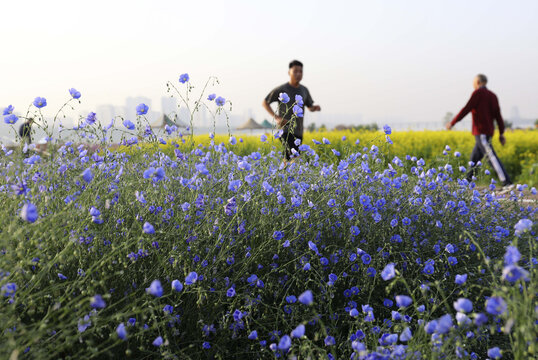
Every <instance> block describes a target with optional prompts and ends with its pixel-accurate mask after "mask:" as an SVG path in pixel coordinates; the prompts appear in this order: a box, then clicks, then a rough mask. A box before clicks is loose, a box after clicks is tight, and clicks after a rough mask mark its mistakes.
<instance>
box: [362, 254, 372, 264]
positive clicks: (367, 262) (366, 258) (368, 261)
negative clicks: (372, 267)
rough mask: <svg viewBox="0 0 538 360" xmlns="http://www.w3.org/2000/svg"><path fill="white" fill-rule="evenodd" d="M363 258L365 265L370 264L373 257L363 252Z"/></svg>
mask: <svg viewBox="0 0 538 360" xmlns="http://www.w3.org/2000/svg"><path fill="white" fill-rule="evenodd" d="M361 260H362V263H363V264H364V265H368V264H370V263H371V262H372V257H371V256H370V255H368V254H366V253H365V254H362V256H361Z"/></svg>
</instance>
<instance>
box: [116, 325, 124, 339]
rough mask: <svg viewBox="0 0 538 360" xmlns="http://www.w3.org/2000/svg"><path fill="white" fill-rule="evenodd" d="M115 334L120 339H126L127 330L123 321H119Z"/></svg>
mask: <svg viewBox="0 0 538 360" xmlns="http://www.w3.org/2000/svg"><path fill="white" fill-rule="evenodd" d="M116 334H118V337H119V338H120V339H122V340H126V339H127V330H125V325H124V324H123V323H120V324H119V325H118V327H117V328H116Z"/></svg>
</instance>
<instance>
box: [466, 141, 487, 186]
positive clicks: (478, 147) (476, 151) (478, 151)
mask: <svg viewBox="0 0 538 360" xmlns="http://www.w3.org/2000/svg"><path fill="white" fill-rule="evenodd" d="M483 157H484V150H483V147H482V144H481V142H480V136H479V135H476V136H475V144H474V148H473V152H472V153H471V162H472V163H473V164H472V165H471V167H470V168H469V171H467V174H466V175H465V178H466V179H467V181H469V182H471V181H472V179H473V176H475V174H476V163H478V162H479V161H480V160H482V158H483Z"/></svg>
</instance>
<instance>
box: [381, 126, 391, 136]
mask: <svg viewBox="0 0 538 360" xmlns="http://www.w3.org/2000/svg"><path fill="white" fill-rule="evenodd" d="M383 131H384V132H385V135H390V134H391V133H392V129H391V128H390V126H388V125H385V126H383Z"/></svg>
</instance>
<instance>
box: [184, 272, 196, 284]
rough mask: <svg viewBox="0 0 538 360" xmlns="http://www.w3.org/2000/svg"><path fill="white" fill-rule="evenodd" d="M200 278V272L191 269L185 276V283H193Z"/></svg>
mask: <svg viewBox="0 0 538 360" xmlns="http://www.w3.org/2000/svg"><path fill="white" fill-rule="evenodd" d="M196 280H198V274H197V273H196V272H194V271H191V272H190V273H189V274H188V275H187V276H186V277H185V285H192V284H194V283H195V282H196Z"/></svg>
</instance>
